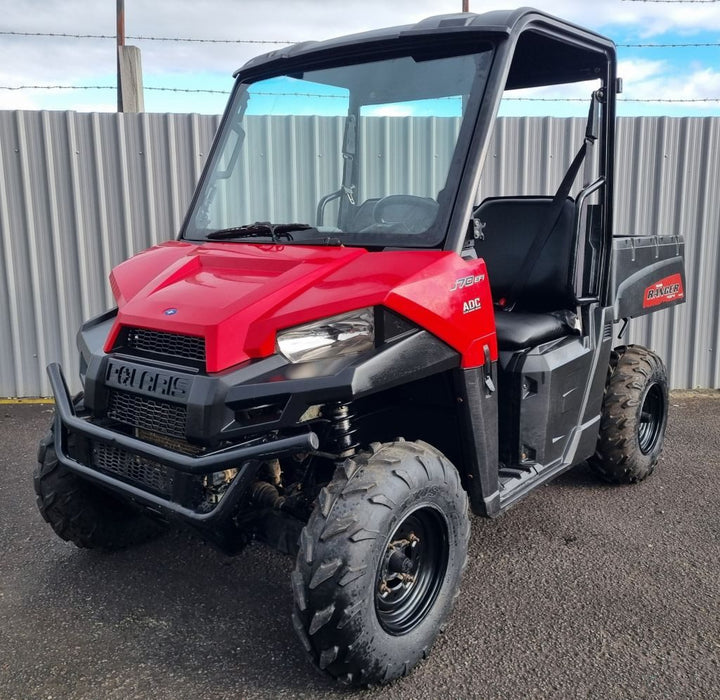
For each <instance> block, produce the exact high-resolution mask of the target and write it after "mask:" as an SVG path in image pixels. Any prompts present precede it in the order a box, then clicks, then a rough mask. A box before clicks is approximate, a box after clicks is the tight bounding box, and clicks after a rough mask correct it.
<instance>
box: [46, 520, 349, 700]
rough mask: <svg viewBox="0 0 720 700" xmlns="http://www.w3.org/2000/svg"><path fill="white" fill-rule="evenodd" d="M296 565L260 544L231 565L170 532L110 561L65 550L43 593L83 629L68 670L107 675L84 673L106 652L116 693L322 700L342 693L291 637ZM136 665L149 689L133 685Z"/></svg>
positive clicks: (55, 610)
mask: <svg viewBox="0 0 720 700" xmlns="http://www.w3.org/2000/svg"><path fill="white" fill-rule="evenodd" d="M293 565H294V561H293V559H292V558H291V557H288V556H283V555H280V554H277V553H276V552H274V551H272V550H270V549H269V548H266V547H264V546H261V545H252V546H250V547H248V548H247V549H246V550H245V551H243V552H242V553H241V554H240V555H238V556H237V557H233V558H230V557H226V556H225V555H223V554H221V553H219V552H217V551H215V550H214V549H212V548H211V547H210V546H208V545H207V544H205V543H204V542H202V541H200V540H198V539H197V538H195V537H194V536H192V535H190V534H188V533H186V532H183V531H169V532H168V533H166V534H165V535H163V536H162V537H161V538H159V539H158V540H156V541H154V542H151V543H148V544H145V545H143V546H140V547H137V548H134V549H131V550H128V551H123V552H117V553H113V554H102V553H97V552H88V551H79V550H78V551H76V550H68V552H67V555H66V556H63V557H62V558H58V559H56V560H55V561H54V562H53V564H52V565H48V567H47V569H46V572H45V573H46V575H47V580H46V581H38V587H39V589H40V590H44V591H48V590H50V591H53V592H52V593H51V594H50V595H51V600H49V601H47V600H46V601H45V603H44V608H45V610H46V611H49V615H50V617H52V616H55V615H56V616H57V617H58V618H66V617H67V616H68V615H70V616H71V617H72V618H73V619H74V620H75V621H76V625H77V626H78V627H77V629H76V630H75V631H76V632H77V638H73V639H72V640H71V641H70V643H66V644H65V645H64V648H65V655H64V657H63V660H62V663H63V664H66V665H68V666H70V667H72V666H73V665H74V664H77V665H78V667H82V668H83V673H84V674H85V675H86V676H88V675H92V674H98V677H99V676H100V675H101V674H104V673H105V672H106V671H107V668H106V667H103V666H101V665H99V664H92V663H91V664H89V667H88V664H87V663H86V659H88V658H92V657H93V656H94V655H97V654H99V655H100V656H102V657H103V658H104V657H105V656H108V655H110V658H112V659H113V664H114V666H115V668H114V675H115V679H116V682H117V683H118V685H121V684H123V683H128V682H133V683H137V682H139V681H142V683H143V685H145V686H146V688H147V695H146V697H165V695H164V694H163V693H165V692H170V697H177V698H179V697H188V698H189V697H242V698H251V697H268V698H269V697H278V696H283V697H296V696H297V697H315V696H318V695H323V696H326V695H327V693H328V692H330V693H331V694H332V691H333V689H335V688H336V686H335V685H334V684H333V683H332V681H330V680H329V679H326V678H324V677H323V676H322V675H321V674H319V673H318V672H317V671H316V670H315V669H314V667H313V666H312V665H311V664H310V663H309V662H308V660H307V659H306V658H305V656H304V652H303V649H302V647H301V645H300V643H299V641H298V639H297V638H296V635H295V632H294V630H293V628H292V623H291V617H290V612H291V605H292V592H291V588H290V573H291V570H292V567H293ZM68 657H69V658H68ZM73 657H74V658H73ZM138 667H141V669H142V673H143V674H144V676H145V678H144V679H138V678H137V677H136V678H131V677H130V674H134V673H137V669H138ZM125 675H127V677H126V678H123V676H125ZM168 679H176V680H177V681H178V684H179V685H178V688H181V689H182V691H177V690H176V691H172V684H170V686H168ZM105 685H107V682H105ZM161 689H162V692H161V693H160V695H158V692H156V691H159V690H161ZM77 690H79V689H77ZM171 691H172V692H171ZM178 692H179V693H180V694H178ZM340 695H341V696H347V693H346V692H345V693H341V694H340ZM82 697H85V696H84V695H82ZM88 697H90V695H88Z"/></svg>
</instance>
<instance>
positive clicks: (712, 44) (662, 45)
mask: <svg viewBox="0 0 720 700" xmlns="http://www.w3.org/2000/svg"><path fill="white" fill-rule="evenodd" d="M626 1H627V2H630V1H631V0H626ZM632 1H634V2H651V1H652V2H661V1H662V2H668V0H632ZM672 1H673V2H680V0H672ZM718 1H720V0H683V2H718ZM0 36H36V37H60V38H65V39H115V38H116V37H115V35H114V34H67V33H62V32H17V31H0ZM126 38H127V39H133V40H141V41H177V42H191V43H196V44H272V45H287V44H293V43H295V42H294V41H289V40H288V41H280V40H274V39H201V38H192V37H172V36H128V37H126ZM617 46H618V47H619V48H640V49H681V48H682V49H684V48H701V47H718V46H720V42H719V41H701V42H674V43H653V42H645V43H637V44H617Z"/></svg>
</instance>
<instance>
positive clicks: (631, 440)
mask: <svg viewBox="0 0 720 700" xmlns="http://www.w3.org/2000/svg"><path fill="white" fill-rule="evenodd" d="M667 411H668V386H667V374H666V372H665V366H664V365H663V363H662V360H661V359H660V358H659V357H658V356H657V355H656V354H655V353H654V352H652V351H650V350H648V349H647V348H644V347H642V346H640V345H628V346H627V347H619V348H616V349H615V350H613V352H612V356H611V358H610V370H609V373H608V381H607V385H606V387H605V396H604V399H603V408H602V417H601V419H600V435H599V437H598V443H597V448H596V450H595V455H594V456H593V457H592V458H591V459H590V460H589V463H590V466H591V467H592V468H593V469H594V470H595V471H596V472H597V473H598V474H599V475H600V476H601V477H602V478H603V479H604V480H606V481H610V482H613V483H620V484H632V483H635V482H638V481H642V480H643V479H645V478H646V477H648V476H650V474H652V472H653V470H654V469H655V465H656V464H657V462H658V458H659V457H660V452H661V451H662V446H663V441H664V438H665V428H666V426H667Z"/></svg>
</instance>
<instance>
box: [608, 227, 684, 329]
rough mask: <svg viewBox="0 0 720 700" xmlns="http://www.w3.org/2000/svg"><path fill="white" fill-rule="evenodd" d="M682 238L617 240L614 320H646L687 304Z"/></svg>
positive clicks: (624, 238) (613, 266)
mask: <svg viewBox="0 0 720 700" xmlns="http://www.w3.org/2000/svg"><path fill="white" fill-rule="evenodd" d="M684 256H685V241H684V240H683V237H682V236H615V237H614V238H613V252H612V289H613V291H614V295H613V298H614V300H615V303H614V316H615V320H616V321H618V320H620V319H623V318H632V317H635V316H643V315H645V314H649V313H651V312H652V311H659V310H660V309H666V308H668V307H670V306H674V305H675V304H682V303H683V302H684V301H685V262H684Z"/></svg>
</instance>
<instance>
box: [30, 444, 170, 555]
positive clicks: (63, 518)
mask: <svg viewBox="0 0 720 700" xmlns="http://www.w3.org/2000/svg"><path fill="white" fill-rule="evenodd" d="M33 482H34V486H35V494H36V501H37V506H38V509H39V510H40V514H41V515H42V517H43V518H44V519H45V521H46V522H47V523H48V524H49V525H50V526H51V527H52V529H53V530H54V531H55V534H57V535H58V537H61V538H62V539H63V540H66V541H68V542H72V543H73V544H75V545H77V546H78V547H84V548H88V549H103V550H106V551H112V550H117V549H124V548H126V547H130V546H132V545H135V544H140V543H142V542H145V541H146V540H149V539H152V538H153V537H156V536H157V535H159V534H160V533H161V532H162V527H161V525H160V524H158V523H156V522H155V521H153V520H150V519H149V518H147V517H145V516H144V515H143V514H141V513H139V512H138V511H137V510H134V509H133V508H131V507H130V506H128V505H127V504H125V503H123V502H121V501H120V500H119V499H117V498H115V497H114V496H113V495H111V494H110V493H109V492H107V491H104V490H103V489H100V488H98V487H97V486H95V485H94V484H91V483H90V482H89V481H86V480H85V479H82V478H80V477H79V476H77V475H76V474H74V473H73V472H71V471H69V470H68V469H67V468H66V467H64V466H63V465H62V464H60V462H59V461H58V458H57V455H56V454H55V435H54V431H53V430H51V431H50V432H49V433H48V434H47V435H46V436H45V437H44V438H43V440H42V441H41V442H40V449H39V453H38V465H37V468H36V469H35V473H34V475H33Z"/></svg>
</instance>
